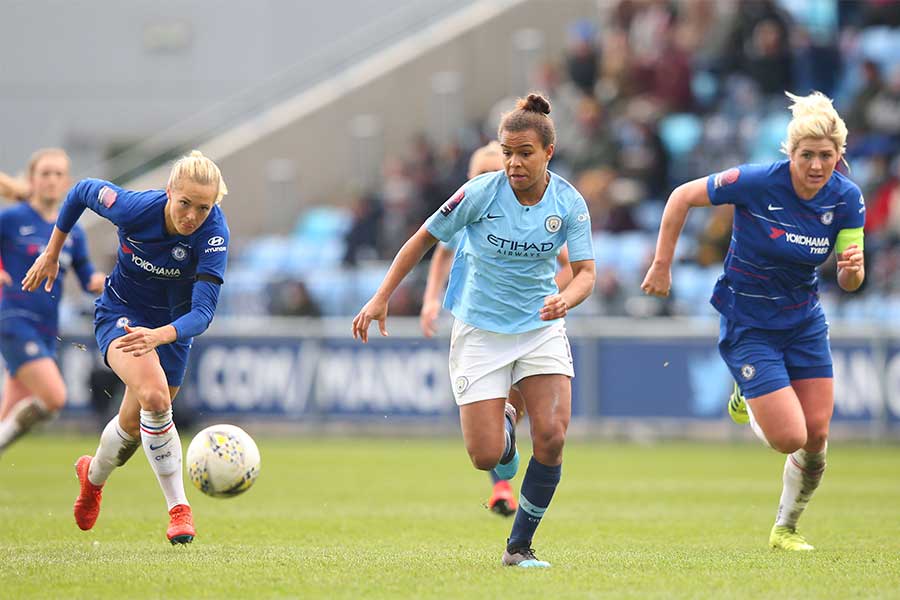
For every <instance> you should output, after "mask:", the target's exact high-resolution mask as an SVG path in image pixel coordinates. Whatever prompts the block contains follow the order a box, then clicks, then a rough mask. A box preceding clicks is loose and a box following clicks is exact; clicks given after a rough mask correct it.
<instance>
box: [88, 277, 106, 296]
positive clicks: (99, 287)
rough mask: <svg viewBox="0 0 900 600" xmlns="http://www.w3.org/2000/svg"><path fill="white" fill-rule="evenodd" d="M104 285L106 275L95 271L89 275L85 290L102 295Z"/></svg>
mask: <svg viewBox="0 0 900 600" xmlns="http://www.w3.org/2000/svg"><path fill="white" fill-rule="evenodd" d="M105 285H106V273H101V272H100V271H95V272H94V274H93V275H91V280H90V281H88V286H87V289H88V291H89V292H91V293H92V294H102V293H103V287H104V286H105Z"/></svg>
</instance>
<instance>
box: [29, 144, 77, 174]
mask: <svg viewBox="0 0 900 600" xmlns="http://www.w3.org/2000/svg"><path fill="white" fill-rule="evenodd" d="M54 154H57V155H59V156H62V157H63V158H65V159H66V162H67V163H69V164H70V165H71V164H72V159H70V158H69V155H68V154H66V151H65V150H63V149H62V148H41V149H40V150H35V151H34V152H33V153H32V155H31V158H29V159H28V178H29V179H31V178H32V177H34V170H35V169H36V168H37V165H38V163H39V162H41V159H43V158H45V157H47V156H52V155H54Z"/></svg>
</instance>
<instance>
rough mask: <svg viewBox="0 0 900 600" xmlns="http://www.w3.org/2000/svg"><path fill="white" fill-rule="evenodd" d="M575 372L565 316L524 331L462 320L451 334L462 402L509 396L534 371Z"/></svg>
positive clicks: (454, 381) (452, 373)
mask: <svg viewBox="0 0 900 600" xmlns="http://www.w3.org/2000/svg"><path fill="white" fill-rule="evenodd" d="M557 374H558V375H566V376H568V377H574V376H575V369H574V368H573V366H572V351H571V349H570V348H569V338H567V337H566V326H565V322H564V321H562V320H560V321H558V322H556V323H553V324H552V325H549V326H547V327H541V328H540V329H535V330H533V331H526V332H525V333H494V332H492V331H485V330H483V329H478V328H477V327H473V326H471V325H468V324H466V323H463V322H462V321H459V320H456V321H454V322H453V330H452V332H451V334H450V381H451V382H452V384H453V396H454V397H455V398H456V403H457V404H458V405H460V406H461V405H463V404H469V403H471V402H478V401H479V400H489V399H491V398H506V397H508V396H509V388H510V386H512V385H513V384H514V383H517V382H518V381H520V380H522V379H524V378H525V377H530V376H531V375H557Z"/></svg>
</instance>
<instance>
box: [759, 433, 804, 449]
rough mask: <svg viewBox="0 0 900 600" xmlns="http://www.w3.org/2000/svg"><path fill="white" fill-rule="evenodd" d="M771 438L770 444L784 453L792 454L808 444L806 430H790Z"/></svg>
mask: <svg viewBox="0 0 900 600" xmlns="http://www.w3.org/2000/svg"><path fill="white" fill-rule="evenodd" d="M768 439H769V445H771V446H772V448H774V449H775V450H777V451H778V452H781V453H782V454H791V453H793V452H796V451H797V450H799V449H800V448H802V447H803V446H805V445H806V432H805V431H788V432H785V433H782V434H780V435H777V436H774V439H773V438H768Z"/></svg>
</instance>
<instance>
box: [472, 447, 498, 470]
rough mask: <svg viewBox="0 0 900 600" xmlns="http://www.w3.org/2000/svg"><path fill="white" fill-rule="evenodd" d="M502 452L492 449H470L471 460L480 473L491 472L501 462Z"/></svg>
mask: <svg viewBox="0 0 900 600" xmlns="http://www.w3.org/2000/svg"><path fill="white" fill-rule="evenodd" d="M501 453H502V451H501V450H496V449H492V448H470V449H469V459H470V460H471V461H472V466H474V467H475V468H476V469H478V470H479V471H490V470H491V469H493V468H494V467H496V466H497V463H499V462H500V458H501Z"/></svg>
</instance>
